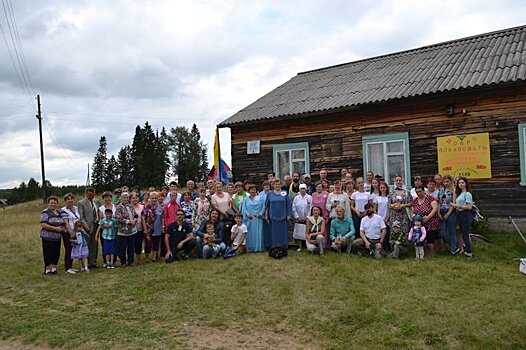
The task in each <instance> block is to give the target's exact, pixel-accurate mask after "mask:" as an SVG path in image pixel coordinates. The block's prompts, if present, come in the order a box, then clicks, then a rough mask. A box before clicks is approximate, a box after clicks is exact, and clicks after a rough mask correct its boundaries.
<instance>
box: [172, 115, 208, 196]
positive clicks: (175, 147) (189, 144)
mask: <svg viewBox="0 0 526 350" xmlns="http://www.w3.org/2000/svg"><path fill="white" fill-rule="evenodd" d="M170 150H171V155H172V167H173V170H174V173H175V174H176V175H177V181H178V182H179V185H180V186H183V185H184V184H185V182H186V181H187V180H189V179H192V180H197V181H200V180H203V178H204V173H205V172H204V171H203V169H204V168H205V167H207V165H208V164H207V162H206V145H204V144H203V143H202V142H201V135H200V133H199V130H198V129H197V126H196V125H195V124H194V125H193V126H192V130H191V131H190V130H188V129H187V128H186V127H184V126H178V127H176V128H172V129H171V130H170Z"/></svg>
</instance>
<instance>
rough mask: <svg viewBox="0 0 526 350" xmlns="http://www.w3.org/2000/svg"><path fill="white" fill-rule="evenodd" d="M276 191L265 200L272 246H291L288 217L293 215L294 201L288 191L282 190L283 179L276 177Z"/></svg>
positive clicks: (274, 183)
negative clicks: (292, 201)
mask: <svg viewBox="0 0 526 350" xmlns="http://www.w3.org/2000/svg"><path fill="white" fill-rule="evenodd" d="M273 186H274V191H272V192H269V193H268V195H267V200H266V201H265V218H266V219H267V221H268V223H269V239H270V242H269V243H270V246H271V247H274V246H282V247H285V248H288V247H289V235H288V219H289V218H290V217H291V215H292V203H291V200H290V197H289V196H288V193H287V191H282V190H281V181H280V180H279V179H275V180H274V182H273Z"/></svg>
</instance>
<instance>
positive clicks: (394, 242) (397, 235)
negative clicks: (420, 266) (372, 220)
mask: <svg viewBox="0 0 526 350" xmlns="http://www.w3.org/2000/svg"><path fill="white" fill-rule="evenodd" d="M389 245H390V247H391V253H390V254H389V257H390V258H392V259H398V258H401V257H403V256H406V255H407V240H406V234H405V232H402V230H401V229H400V221H395V222H393V224H392V225H391V235H390V236H389Z"/></svg>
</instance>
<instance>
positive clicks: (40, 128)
mask: <svg viewBox="0 0 526 350" xmlns="http://www.w3.org/2000/svg"><path fill="white" fill-rule="evenodd" d="M37 107H38V114H37V115H35V117H37V119H38V131H39V133H40V166H41V168H42V200H43V201H44V203H46V198H47V190H46V172H45V171H44V143H43V141H42V112H41V111H40V95H37Z"/></svg>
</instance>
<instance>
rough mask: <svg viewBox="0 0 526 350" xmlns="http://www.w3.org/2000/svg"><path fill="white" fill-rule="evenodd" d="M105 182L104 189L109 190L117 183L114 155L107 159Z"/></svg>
mask: <svg viewBox="0 0 526 350" xmlns="http://www.w3.org/2000/svg"><path fill="white" fill-rule="evenodd" d="M105 184H106V189H107V190H110V191H113V189H114V188H115V187H117V186H118V184H119V165H118V163H117V160H116V159H115V156H114V155H112V156H111V157H110V159H109V160H108V164H107V167H106V173H105Z"/></svg>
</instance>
